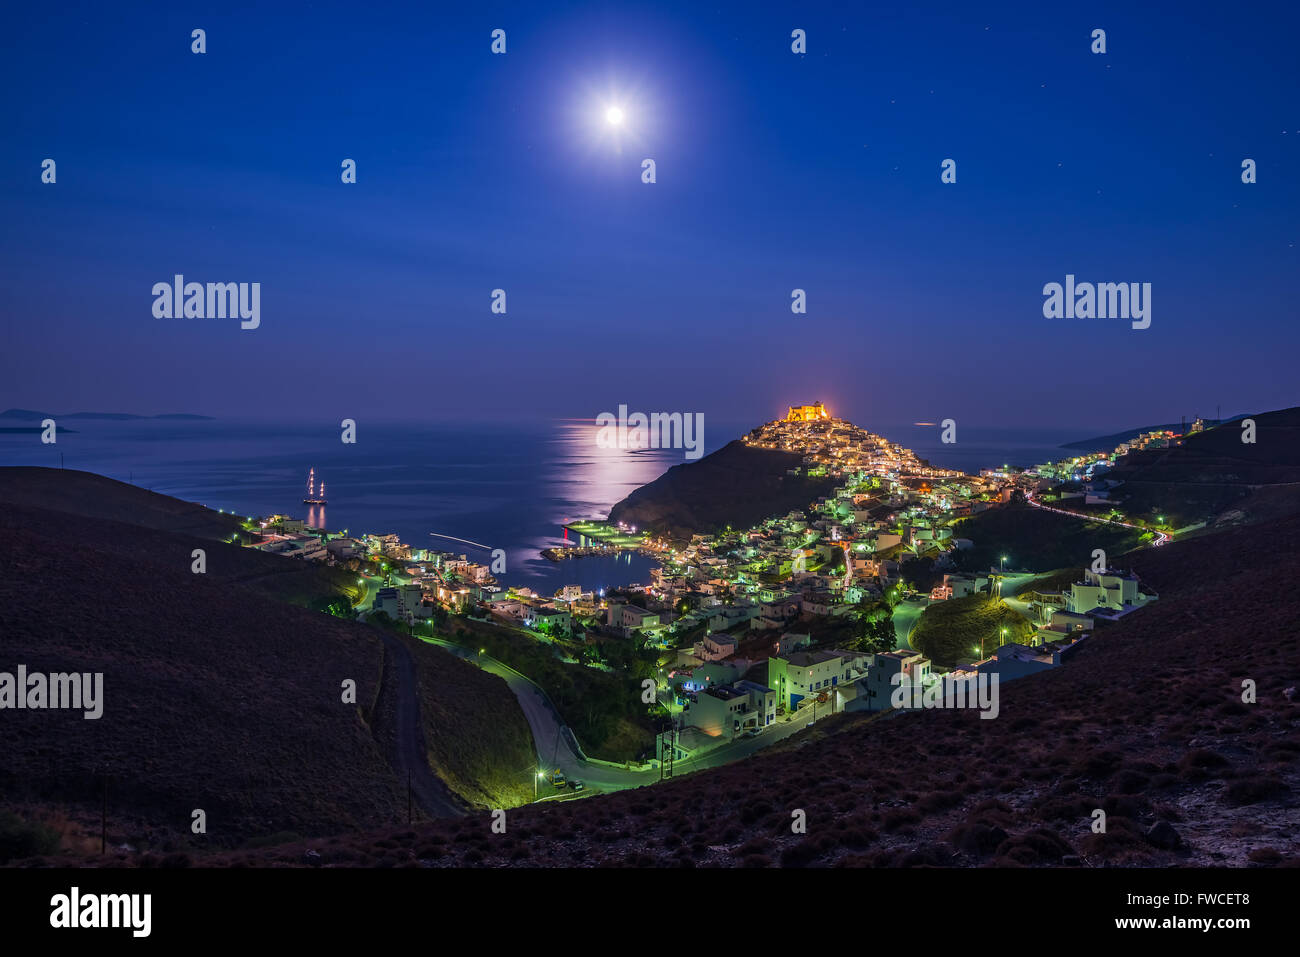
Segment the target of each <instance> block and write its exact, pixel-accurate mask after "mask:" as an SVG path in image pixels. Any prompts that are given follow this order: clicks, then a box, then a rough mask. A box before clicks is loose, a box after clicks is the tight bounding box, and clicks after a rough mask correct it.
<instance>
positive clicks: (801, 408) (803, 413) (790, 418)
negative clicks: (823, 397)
mask: <svg viewBox="0 0 1300 957" xmlns="http://www.w3.org/2000/svg"><path fill="white" fill-rule="evenodd" d="M830 417H831V414H830V413H829V412H827V411H826V406H824V405H822V404H821V403H820V402H814V403H813V404H812V405H792V406H790V411H789V412H788V413H787V414H786V417H785V420H786V421H787V422H816V421H817V420H818V419H829V418H830Z"/></svg>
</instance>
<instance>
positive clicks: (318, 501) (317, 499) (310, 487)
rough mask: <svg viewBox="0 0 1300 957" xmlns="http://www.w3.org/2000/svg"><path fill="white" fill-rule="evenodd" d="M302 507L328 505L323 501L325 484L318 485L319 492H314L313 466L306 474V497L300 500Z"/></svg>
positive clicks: (314, 473) (314, 470) (314, 471)
mask: <svg viewBox="0 0 1300 957" xmlns="http://www.w3.org/2000/svg"><path fill="white" fill-rule="evenodd" d="M302 504H304V505H328V504H329V503H328V502H327V501H325V482H324V481H322V482H321V483H320V491H319V492H318V491H316V468H315V467H314V466H313V467H312V469H311V471H309V472H308V473H307V497H306V498H305V499H303V500H302Z"/></svg>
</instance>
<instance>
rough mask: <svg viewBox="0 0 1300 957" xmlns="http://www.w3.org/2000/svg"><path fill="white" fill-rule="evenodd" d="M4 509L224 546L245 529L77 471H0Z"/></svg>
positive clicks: (230, 518) (210, 512) (209, 512)
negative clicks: (24, 508)
mask: <svg viewBox="0 0 1300 957" xmlns="http://www.w3.org/2000/svg"><path fill="white" fill-rule="evenodd" d="M0 504H9V505H30V506H33V507H35V508H48V509H53V510H54V511H57V512H67V513H69V514H72V515H84V516H86V517H87V518H106V519H109V520H111V521H114V522H125V523H127V524H128V525H139V526H140V527H142V528H153V529H158V530H160V531H166V532H184V533H185V534H187V535H193V536H194V537H195V538H209V539H216V540H220V541H229V540H230V537H231V536H232V535H234V534H235V533H236V532H238V531H239V528H240V523H239V518H238V517H236V516H234V515H226V514H223V513H221V512H218V511H216V510H214V509H210V508H207V507H206V506H203V505H199V504H196V503H195V502H184V501H181V500H180V499H178V498H171V497H170V496H167V495H158V494H156V493H154V492H151V491H149V490H148V489H143V488H139V487H138V486H135V485H128V484H127V483H126V482H118V481H116V480H115V479H111V478H107V477H105V476H103V475H96V474H95V473H94V472H82V471H78V470H77V469H47V468H35V467H20V468H0Z"/></svg>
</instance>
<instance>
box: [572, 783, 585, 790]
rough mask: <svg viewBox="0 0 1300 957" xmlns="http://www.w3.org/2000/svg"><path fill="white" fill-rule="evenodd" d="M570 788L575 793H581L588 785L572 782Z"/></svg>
mask: <svg viewBox="0 0 1300 957" xmlns="http://www.w3.org/2000/svg"><path fill="white" fill-rule="evenodd" d="M569 787H570V788H572V789H573V790H575V791H581V790H582V789H583V788H585V787H586V785H585V784H583V783H582V782H581V781H570V782H569Z"/></svg>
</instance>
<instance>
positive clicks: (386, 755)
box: [0, 470, 533, 855]
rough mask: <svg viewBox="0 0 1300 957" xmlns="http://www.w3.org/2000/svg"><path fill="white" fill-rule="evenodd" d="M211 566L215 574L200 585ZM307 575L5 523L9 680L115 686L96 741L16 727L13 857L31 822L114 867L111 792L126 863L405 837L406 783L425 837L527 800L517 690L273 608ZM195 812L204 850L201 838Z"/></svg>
mask: <svg viewBox="0 0 1300 957" xmlns="http://www.w3.org/2000/svg"><path fill="white" fill-rule="evenodd" d="M2 473H3V470H0V486H3V485H4V477H3V474H2ZM50 480H51V482H55V483H57V482H58V475H57V473H56V475H55V476H52V477H50ZM78 481H79V480H78ZM119 484H120V483H119ZM126 488H129V486H128V487H126ZM139 491H140V490H132V493H134V492H139ZM65 494H66V490H61V489H58V488H55V489H53V490H52V494H51V496H50V498H51V499H52V500H54V501H63V500H64V498H63V496H64V495H65ZM142 494H144V495H149V494H151V493H142ZM155 498H163V497H162V496H155ZM168 501H170V500H168ZM137 504H144V505H147V506H148V508H150V509H155V508H162V509H163V510H164V511H165V510H166V509H167V508H172V507H178V506H167V505H166V503H159V502H153V503H148V502H145V501H144V500H140V502H138V503H137ZM180 504H183V503H180ZM194 547H205V548H206V549H207V551H208V567H209V573H208V574H204V575H197V574H193V573H192V572H191V570H190V557H189V556H190V553H191V550H192V549H193V548H194ZM281 572H282V574H281ZM311 574H312V572H311V569H310V568H304V566H303V565H302V563H301V562H298V561H295V560H294V559H288V558H281V557H278V556H269V555H262V554H260V553H255V552H252V551H249V550H247V549H241V548H238V547H236V546H233V545H228V544H222V543H220V542H205V541H203V540H201V539H195V538H191V537H189V536H187V535H181V534H176V533H172V532H160V531H156V530H152V529H145V528H139V527H136V526H132V525H127V524H122V523H116V522H108V521H104V520H102V519H92V518H85V517H83V516H80V515H72V514H68V513H66V512H59V511H53V510H48V509H37V508H33V507H31V506H26V505H22V506H16V505H12V504H3V505H0V671H3V672H9V673H11V674H12V673H14V672H16V670H17V666H18V665H20V664H22V665H25V666H26V668H27V670H28V672H29V673H36V672H40V673H54V672H92V673H93V672H102V673H103V675H104V677H103V716H102V717H100V718H98V719H96V720H86V719H85V718H84V717H83V714H82V712H81V711H55V710H8V709H6V710H4V711H0V725H2V727H3V748H0V849H3V845H4V843H5V840H6V839H7V838H8V836H9V835H10V834H11V832H13V831H14V830H15V829H17V828H19V825H18V824H15V823H14V817H12V815H16V817H17V819H18V820H19V821H20V822H22V825H21V826H22V827H26V828H28V829H29V830H28V833H31V829H33V828H35V829H36V833H38V834H45V835H48V834H51V833H52V834H53V835H54V838H55V840H56V841H58V842H61V844H62V848H63V850H64V851H67V852H70V853H72V854H74V855H75V854H77V853H79V852H83V851H87V850H90V849H91V848H92V845H93V849H94V850H96V851H97V850H98V843H99V842H98V832H99V815H100V810H101V802H102V800H103V796H104V781H105V779H107V787H108V810H109V841H110V843H112V844H114V845H122V844H127V845H129V846H130V847H132V848H135V849H138V850H142V851H146V850H147V851H148V852H150V853H152V852H156V851H163V852H165V851H176V852H182V851H183V852H185V853H197V852H199V851H200V850H202V849H203V848H204V847H221V846H224V847H230V846H239V845H241V844H245V843H247V842H249V841H256V840H269V839H273V838H274V839H276V840H284V839H285V838H286V835H290V834H298V835H303V836H310V835H325V834H338V833H341V832H352V831H356V830H358V829H369V828H374V827H380V826H384V825H386V824H395V823H397V822H399V821H402V822H404V821H405V820H406V817H407V807H408V797H407V782H408V774H409V775H410V776H411V777H412V778H413V783H414V789H415V802H414V803H415V813H416V815H417V818H427V817H428V816H429V815H438V814H459V813H462V812H463V811H464V810H465V809H467V808H468V807H470V806H471V805H476V806H480V807H483V806H489V805H490V806H510V805H512V804H514V803H517V802H518V801H520V800H524V799H526V797H530V796H531V788H525V787H524V785H525V784H527V780H526V779H519V780H514V779H513V778H511V777H509V775H512V774H513V772H515V771H517V769H518V768H519V767H523V766H525V765H527V764H528V763H529V762H531V760H532V756H533V748H532V739H531V735H530V733H529V731H528V727H527V724H526V722H525V721H524V718H523V715H522V713H521V712H520V710H519V708H518V703H517V701H516V700H515V698H514V696H513V695H512V694H511V693H510V691H509V689H508V688H507V687H506V685H505V683H504V682H502V681H500V680H499V679H497V678H495V677H493V676H491V675H488V674H485V673H483V672H481V671H480V670H478V669H477V668H475V667H473V666H472V665H470V664H467V663H465V662H462V661H460V660H458V659H456V658H455V657H453V656H451V655H448V654H446V653H445V652H442V651H441V650H439V649H434V648H430V647H428V646H426V645H423V644H422V643H419V642H411V640H410V639H406V638H403V637H400V636H396V635H392V634H388V633H384V632H381V631H380V630H379V629H376V628H373V627H371V626H368V625H363V624H358V623H355V622H352V621H347V620H343V619H339V618H334V617H331V616H329V615H325V614H321V613H317V612H312V611H309V610H307V609H305V608H301V607H297V606H294V605H291V604H288V603H286V602H284V601H282V600H278V599H277V598H275V597H272V596H273V595H274V593H275V592H276V590H277V589H278V588H279V587H280V586H279V585H272V584H270V583H276V582H279V581H280V579H281V578H282V577H284V576H289V577H294V576H297V577H296V578H295V580H296V581H298V582H299V584H301V582H302V581H306V580H307V579H305V578H302V576H309V575H311ZM321 587H328V582H326V583H325V584H324V585H323V586H321ZM346 680H351V681H355V682H356V703H355V704H352V703H348V702H345V701H344V700H343V683H344V681H346ZM422 705H423V707H422ZM452 736H454V738H455V740H452V739H451V737H452ZM426 757H427V758H428V760H429V763H431V764H432V766H433V769H434V771H436V772H437V773H438V774H440V775H441V776H442V778H441V779H440V778H439V777H437V776H435V774H434V771H431V770H430V767H429V763H426V761H425V759H426ZM507 765H508V768H507ZM514 778H518V776H517V775H514ZM525 792H527V793H525ZM195 809H202V810H203V811H204V812H205V813H206V815H207V827H208V833H207V836H206V837H203V838H199V837H196V836H193V835H191V834H190V833H189V830H190V822H191V815H192V812H193V811H194V810H195ZM277 835H278V837H276V836H277ZM20 843H21V842H20ZM37 844H38V845H39V844H40V842H39V841H38V842H37Z"/></svg>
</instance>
